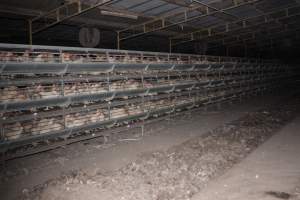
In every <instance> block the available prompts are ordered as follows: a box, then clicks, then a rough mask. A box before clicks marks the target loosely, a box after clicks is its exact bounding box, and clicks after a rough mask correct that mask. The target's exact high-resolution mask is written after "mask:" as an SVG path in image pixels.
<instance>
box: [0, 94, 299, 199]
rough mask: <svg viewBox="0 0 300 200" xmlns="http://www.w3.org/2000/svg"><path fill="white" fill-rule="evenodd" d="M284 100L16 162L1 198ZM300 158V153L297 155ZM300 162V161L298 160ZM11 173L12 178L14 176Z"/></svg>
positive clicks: (247, 104) (105, 166)
mask: <svg viewBox="0 0 300 200" xmlns="http://www.w3.org/2000/svg"><path fill="white" fill-rule="evenodd" d="M280 99H281V97H274V96H269V97H264V98H262V97H257V98H252V99H251V100H247V101H244V102H243V103H241V104H235V105H231V106H224V107H222V108H221V109H220V110H217V111H216V110H212V111H208V112H195V113H193V115H192V117H191V118H188V116H181V117H180V118H179V119H176V120H172V121H171V122H169V123H166V121H163V122H159V123H158V124H156V125H155V126H154V127H156V128H153V130H152V131H151V133H150V132H149V130H148V133H147V134H146V135H145V136H144V137H142V138H139V140H136V141H126V142H124V141H123V142H116V143H113V144H108V145H106V146H103V145H101V144H100V143H99V141H97V139H96V140H92V141H89V143H88V144H84V143H76V144H72V145H69V146H66V147H65V148H59V149H56V150H52V151H49V152H45V153H41V154H37V155H33V156H29V157H26V158H22V159H17V160H13V161H10V162H8V163H7V165H6V169H5V171H6V172H7V171H8V172H9V173H8V174H9V176H8V177H9V178H8V180H6V181H5V182H1V183H0V196H1V199H5V200H6V199H14V198H16V197H17V196H18V195H19V194H21V193H22V191H24V190H30V189H32V188H33V187H34V186H36V185H39V184H42V183H44V182H45V181H47V180H49V179H54V178H57V177H59V176H61V175H62V174H64V173H67V172H70V171H71V170H79V169H80V170H83V171H84V172H86V173H88V174H93V173H96V172H99V171H111V170H117V169H119V168H121V167H122V166H124V165H126V164H128V163H130V162H132V161H134V160H136V158H137V156H138V155H139V154H141V153H143V152H149V151H156V150H163V149H168V148H170V147H171V146H173V145H177V144H180V143H182V142H184V141H186V140H189V139H191V138H193V137H195V136H197V135H200V134H203V133H205V132H207V131H209V130H211V129H214V128H215V127H217V126H219V125H221V124H224V123H227V122H230V121H233V120H235V119H238V118H240V117H241V116H243V115H245V114H246V113H247V112H251V111H255V110H257V109H261V108H262V107H264V106H266V105H270V104H276V101H279V100H280ZM298 155H300V154H298ZM299 160H300V159H299ZM11 174H12V175H11Z"/></svg>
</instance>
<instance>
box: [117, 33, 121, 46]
mask: <svg viewBox="0 0 300 200" xmlns="http://www.w3.org/2000/svg"><path fill="white" fill-rule="evenodd" d="M120 43H121V41H120V31H117V49H118V50H120V48H121V46H120V45H121V44H120Z"/></svg>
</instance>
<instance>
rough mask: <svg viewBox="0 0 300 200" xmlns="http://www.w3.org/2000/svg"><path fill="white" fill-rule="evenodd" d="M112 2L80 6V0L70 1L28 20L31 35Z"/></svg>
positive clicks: (109, 0)
mask: <svg viewBox="0 0 300 200" xmlns="http://www.w3.org/2000/svg"><path fill="white" fill-rule="evenodd" d="M112 1H114V0H98V1H96V2H94V3H93V4H90V5H82V3H81V1H80V0H74V1H71V2H69V3H66V4H64V5H62V6H59V7H58V8H55V9H53V10H51V11H49V12H46V13H44V14H43V15H40V16H38V17H35V18H33V19H32V20H30V21H29V28H30V32H31V33H32V34H35V33H38V32H41V31H43V30H45V29H47V28H50V27H52V26H55V25H57V24H59V23H61V22H63V21H65V20H68V19H71V18H73V17H75V16H78V15H81V14H83V13H86V12H87V11H89V10H91V9H94V8H97V7H99V6H103V5H106V4H108V3H111V2H112Z"/></svg>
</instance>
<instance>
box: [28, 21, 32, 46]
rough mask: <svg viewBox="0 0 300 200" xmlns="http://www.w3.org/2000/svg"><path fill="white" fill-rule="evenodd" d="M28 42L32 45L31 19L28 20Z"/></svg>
mask: <svg viewBox="0 0 300 200" xmlns="http://www.w3.org/2000/svg"><path fill="white" fill-rule="evenodd" d="M28 35H29V44H30V45H32V21H31V20H28Z"/></svg>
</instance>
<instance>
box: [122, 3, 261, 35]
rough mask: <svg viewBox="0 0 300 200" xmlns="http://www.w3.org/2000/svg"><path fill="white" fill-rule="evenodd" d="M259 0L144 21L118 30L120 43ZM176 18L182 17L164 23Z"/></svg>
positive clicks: (195, 8)
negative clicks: (178, 19) (195, 14)
mask: <svg viewBox="0 0 300 200" xmlns="http://www.w3.org/2000/svg"><path fill="white" fill-rule="evenodd" d="M258 1H260V0H249V1H246V2H243V3H240V4H237V5H234V6H229V7H226V8H223V9H220V10H217V11H215V10H214V11H211V9H206V8H207V7H205V6H203V5H200V6H196V7H193V8H192V9H186V10H184V11H180V12H177V13H173V14H171V15H166V16H162V17H160V18H159V20H150V21H146V22H144V23H141V24H138V25H134V26H130V27H128V28H126V29H123V30H120V31H119V34H120V41H123V40H128V39H131V38H135V37H138V36H142V35H145V34H147V33H152V32H156V31H161V30H164V29H167V28H170V27H174V26H178V25H180V24H184V23H187V22H190V21H193V20H196V19H199V18H204V17H207V16H211V15H215V14H217V13H221V12H225V11H227V10H229V9H233V8H237V7H240V6H243V5H249V4H253V3H256V2H258ZM200 8H202V10H203V11H204V13H201V14H200V15H197V16H192V17H191V16H189V14H190V13H191V12H193V11H195V10H197V9H200ZM178 16H182V19H180V21H179V22H175V23H166V22H167V21H168V19H171V18H172V17H178Z"/></svg>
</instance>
